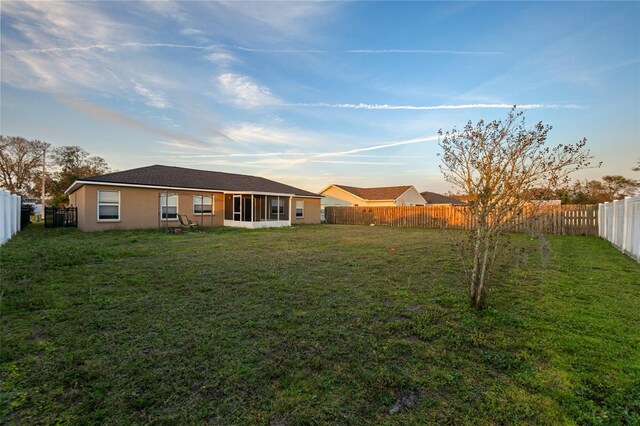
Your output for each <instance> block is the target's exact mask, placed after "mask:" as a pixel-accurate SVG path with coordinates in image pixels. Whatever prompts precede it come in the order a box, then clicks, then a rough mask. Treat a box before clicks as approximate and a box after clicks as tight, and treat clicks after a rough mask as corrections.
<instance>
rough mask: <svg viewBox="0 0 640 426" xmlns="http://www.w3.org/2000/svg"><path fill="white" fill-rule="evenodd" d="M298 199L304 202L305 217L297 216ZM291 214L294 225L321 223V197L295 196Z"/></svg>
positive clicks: (292, 201)
mask: <svg viewBox="0 0 640 426" xmlns="http://www.w3.org/2000/svg"><path fill="white" fill-rule="evenodd" d="M296 201H302V202H304V217H301V218H300V217H296ZM290 214H291V216H290V217H291V224H292V225H302V224H312V223H320V199H318V198H297V197H293V199H292V200H291V212H290Z"/></svg>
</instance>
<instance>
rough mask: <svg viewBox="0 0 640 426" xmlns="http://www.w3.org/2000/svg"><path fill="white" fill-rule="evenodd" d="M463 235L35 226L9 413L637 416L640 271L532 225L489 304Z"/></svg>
mask: <svg viewBox="0 0 640 426" xmlns="http://www.w3.org/2000/svg"><path fill="white" fill-rule="evenodd" d="M458 235H459V234H457V233H455V232H453V233H445V232H443V231H440V230H424V229H392V228H383V227H357V226H335V225H333V226H332V225H323V226H302V227H293V228H290V229H272V230H254V231H249V230H237V229H217V230H215V231H213V232H209V233H193V234H183V235H165V234H162V233H160V232H157V231H135V232H134V231H131V232H128V231H116V232H102V233H91V234H90V233H82V232H79V231H77V230H74V229H70V230H69V229H65V230H61V229H54V230H49V229H47V230H45V229H43V228H42V227H41V225H31V226H29V227H27V228H26V229H25V230H24V231H22V232H20V233H19V234H18V235H17V236H15V237H14V238H13V239H12V240H11V241H9V242H8V243H6V244H5V245H4V246H2V247H1V248H0V278H1V284H2V290H1V291H2V293H1V298H2V299H1V312H0V314H1V320H2V329H1V331H2V333H1V341H0V363H1V376H0V391H1V395H0V418H2V419H3V421H4V422H5V423H7V424H11V423H42V424H52V423H61V424H67V423H68V424H96V423H100V424H147V423H153V424H176V423H183V424H184V423H191V424H193V423H209V424H266V425H294V424H327V423H329V424H374V425H378V424H407V423H448V424H452V423H455V424H464V423H469V424H505V423H525V424H526V423H529V424H574V423H578V424H639V423H640V265H638V264H637V263H636V262H635V261H633V260H632V259H630V258H628V257H626V256H625V255H623V254H621V253H620V252H618V251H617V250H616V249H614V248H612V247H611V245H610V244H609V243H608V242H606V241H603V240H600V239H598V238H594V237H562V236H556V237H549V242H550V250H551V251H550V255H549V256H548V258H547V256H545V259H541V258H540V253H541V250H540V248H539V243H538V241H537V240H535V239H532V238H530V237H528V236H525V235H519V236H517V237H516V243H515V244H516V246H518V247H523V248H526V249H527V253H528V254H521V255H519V256H518V257H517V258H515V259H512V260H510V261H509V263H512V264H517V265H518V268H517V269H510V270H507V269H501V270H500V271H498V283H497V284H496V285H495V286H494V287H493V289H492V291H491V292H490V294H489V307H488V309H486V310H484V311H482V312H476V311H474V310H472V309H470V308H469V307H468V306H467V301H466V289H465V287H464V285H463V284H461V282H460V279H459V273H460V271H459V265H458V262H457V256H456V255H455V251H454V249H453V248H452V247H453V242H452V238H455V237H456V236H458ZM392 247H395V248H397V251H396V252H395V253H392V252H391V250H390V249H391V248H392ZM398 401H401V402H398ZM390 411H394V414H390ZM1 422H2V421H0V423H1Z"/></svg>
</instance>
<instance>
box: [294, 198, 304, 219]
mask: <svg viewBox="0 0 640 426" xmlns="http://www.w3.org/2000/svg"><path fill="white" fill-rule="evenodd" d="M296 217H300V218H302V217H304V201H296Z"/></svg>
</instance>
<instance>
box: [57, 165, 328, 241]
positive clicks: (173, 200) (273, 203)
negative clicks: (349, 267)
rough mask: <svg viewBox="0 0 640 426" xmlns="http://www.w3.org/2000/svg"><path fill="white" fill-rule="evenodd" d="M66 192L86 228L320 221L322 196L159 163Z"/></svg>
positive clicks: (274, 224) (88, 179) (77, 183)
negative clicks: (188, 221) (189, 223)
mask: <svg viewBox="0 0 640 426" xmlns="http://www.w3.org/2000/svg"><path fill="white" fill-rule="evenodd" d="M66 194H68V195H69V203H70V205H71V206H74V207H77V209H78V228H80V229H81V230H83V231H98V230H104V229H114V228H117V229H136V228H137V229H140V228H154V227H164V226H169V227H178V226H180V219H189V220H191V221H192V222H197V223H198V225H199V226H235V227H244V228H264V227H279V226H290V225H292V224H307V223H320V199H321V198H322V196H320V195H318V194H314V193H312V192H309V191H305V190H303V189H298V188H294V187H292V186H289V185H285V184H282V183H279V182H275V181H272V180H269V179H265V178H262V177H257V176H248V175H239V174H234V173H222V172H213V171H205V170H194V169H187V168H182V167H170V166H161V165H154V166H148V167H141V168H138V169H132V170H125V171H121V172H115V173H108V174H104V175H100V176H92V177H86V178H81V179H78V180H77V181H75V182H74V183H73V185H71V186H70V187H69V189H67V191H66ZM179 216H183V217H182V218H181V217H179ZM185 216H186V217H185Z"/></svg>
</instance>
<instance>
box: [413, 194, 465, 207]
mask: <svg viewBox="0 0 640 426" xmlns="http://www.w3.org/2000/svg"><path fill="white" fill-rule="evenodd" d="M420 195H422V198H424V200H425V201H426V202H427V204H454V205H464V204H467V203H465V202H464V201H460V200H456V199H455V198H451V197H447V196H446V195H442V194H436V193H435V192H429V191H424V192H421V193H420Z"/></svg>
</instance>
